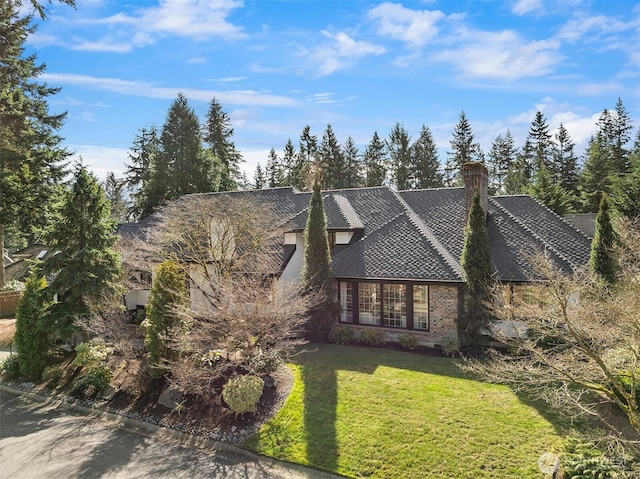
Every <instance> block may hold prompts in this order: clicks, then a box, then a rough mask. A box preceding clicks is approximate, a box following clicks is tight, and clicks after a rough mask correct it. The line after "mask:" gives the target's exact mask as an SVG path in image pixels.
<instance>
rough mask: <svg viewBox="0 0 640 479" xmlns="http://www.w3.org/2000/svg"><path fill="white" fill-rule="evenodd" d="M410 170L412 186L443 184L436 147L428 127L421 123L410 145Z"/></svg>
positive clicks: (437, 185) (436, 185)
mask: <svg viewBox="0 0 640 479" xmlns="http://www.w3.org/2000/svg"><path fill="white" fill-rule="evenodd" d="M411 155H412V157H413V159H412V161H411V165H412V169H413V170H412V171H411V173H410V176H411V177H412V178H413V187H414V188H440V187H442V186H443V185H444V183H443V181H444V179H443V177H442V173H441V172H440V160H439V159H438V147H437V146H436V143H435V141H434V140H433V135H432V134H431V130H429V127H427V126H425V125H422V129H421V130H420V136H418V139H417V140H416V141H415V142H414V143H413V145H412V146H411Z"/></svg>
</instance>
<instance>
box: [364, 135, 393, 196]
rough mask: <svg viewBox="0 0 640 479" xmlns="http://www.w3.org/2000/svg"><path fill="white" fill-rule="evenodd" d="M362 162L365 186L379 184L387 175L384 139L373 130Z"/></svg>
mask: <svg viewBox="0 0 640 479" xmlns="http://www.w3.org/2000/svg"><path fill="white" fill-rule="evenodd" d="M362 162H363V164H364V169H365V178H364V185H365V186H381V185H382V183H384V180H385V178H386V176H387V168H386V164H387V163H388V157H387V148H386V145H385V144H384V141H382V139H381V138H380V137H379V136H378V132H377V131H374V132H373V137H372V138H371V141H370V142H369V144H368V145H367V147H366V148H365V150H364V155H363V157H362Z"/></svg>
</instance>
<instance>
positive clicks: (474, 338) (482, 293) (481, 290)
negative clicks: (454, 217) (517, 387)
mask: <svg viewBox="0 0 640 479" xmlns="http://www.w3.org/2000/svg"><path fill="white" fill-rule="evenodd" d="M460 264H461V265H462V268H463V269H464V275H465V280H466V282H467V293H466V295H465V312H464V314H463V315H462V317H461V318H460V322H459V324H458V336H459V340H460V344H461V345H462V346H474V345H478V344H479V342H480V337H481V334H482V332H483V331H485V330H487V329H488V326H489V324H490V322H491V313H490V310H489V307H488V306H487V305H488V303H489V302H490V301H491V299H492V296H493V287H494V278H493V267H492V265H491V252H490V251H489V234H488V232H487V219H486V215H485V212H484V210H483V209H482V206H481V205H480V194H479V193H478V190H476V191H475V192H474V195H473V201H472V204H471V209H470V210H469V218H468V220H467V225H466V227H465V231H464V248H463V250H462V257H461V259H460Z"/></svg>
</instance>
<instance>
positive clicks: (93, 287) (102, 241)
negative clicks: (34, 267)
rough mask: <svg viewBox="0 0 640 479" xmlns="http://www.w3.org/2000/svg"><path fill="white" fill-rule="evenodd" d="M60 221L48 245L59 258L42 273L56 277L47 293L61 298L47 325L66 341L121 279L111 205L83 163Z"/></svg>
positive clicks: (49, 234) (47, 262)
mask: <svg viewBox="0 0 640 479" xmlns="http://www.w3.org/2000/svg"><path fill="white" fill-rule="evenodd" d="M56 219H57V221H55V222H54V223H53V225H52V227H51V229H50V230H49V231H48V232H47V234H46V236H45V240H46V243H47V244H48V245H49V246H50V248H51V249H52V250H54V251H58V253H57V254H55V255H53V256H51V257H49V258H47V259H46V260H45V261H44V263H43V270H44V272H45V273H46V274H49V275H52V276H53V277H54V279H53V281H52V282H51V284H50V285H49V286H48V291H49V292H50V293H51V295H53V294H57V296H58V302H57V303H56V304H54V305H52V306H51V308H49V320H50V321H52V323H53V324H55V325H56V326H55V329H56V330H57V332H58V333H59V334H60V335H61V336H62V337H63V338H67V339H68V338H69V337H70V335H71V333H72V332H73V330H74V321H75V320H76V319H79V320H82V319H86V318H87V317H88V315H89V314H90V313H91V312H92V306H94V305H99V303H100V302H101V301H102V300H103V299H105V298H109V297H110V296H111V295H112V294H114V293H115V291H116V286H115V281H116V280H117V278H118V276H119V274H120V262H119V258H118V255H117V253H116V252H115V251H113V249H112V248H113V245H114V244H115V241H116V235H115V234H114V231H115V223H114V222H113V220H112V219H111V217H110V212H109V205H108V203H107V201H106V199H105V197H104V192H103V191H102V188H100V185H99V184H98V181H97V179H96V178H95V176H93V175H92V174H91V173H89V172H88V171H87V169H86V168H85V167H84V166H83V165H81V164H79V165H77V166H76V169H75V172H74V176H73V184H72V186H71V188H70V189H69V190H68V191H67V192H66V194H65V197H64V202H63V203H62V204H61V205H60V206H59V211H58V214H57V218H56Z"/></svg>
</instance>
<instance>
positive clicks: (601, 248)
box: [589, 193, 618, 284]
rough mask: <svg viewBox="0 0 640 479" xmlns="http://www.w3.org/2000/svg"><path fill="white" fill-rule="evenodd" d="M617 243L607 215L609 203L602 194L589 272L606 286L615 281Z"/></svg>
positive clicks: (609, 217)
mask: <svg viewBox="0 0 640 479" xmlns="http://www.w3.org/2000/svg"><path fill="white" fill-rule="evenodd" d="M617 241H618V238H617V235H616V232H615V230H614V229H613V224H612V223H611V216H610V214H609V201H608V199H607V195H606V193H603V194H602V197H601V200H600V207H599V208H598V214H597V215H596V232H595V235H594V236H593V240H592V242H591V255H590V256H589V270H590V271H591V273H592V274H594V275H596V276H597V277H598V278H600V279H601V280H603V281H604V282H605V283H607V284H613V283H615V281H616V274H617V271H618V261H617V259H616V255H615V251H614V246H615V244H616V242H617Z"/></svg>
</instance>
